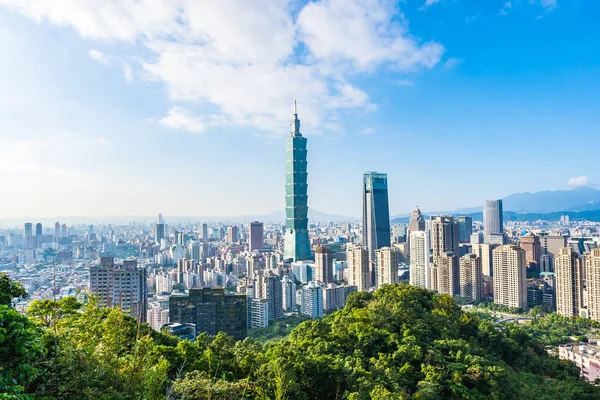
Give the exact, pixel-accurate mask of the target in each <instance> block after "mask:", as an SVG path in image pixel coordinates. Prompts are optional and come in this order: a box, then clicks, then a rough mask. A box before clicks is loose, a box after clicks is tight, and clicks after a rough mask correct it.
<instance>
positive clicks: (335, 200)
mask: <svg viewBox="0 0 600 400" xmlns="http://www.w3.org/2000/svg"><path fill="white" fill-rule="evenodd" d="M598 11H600V4H598V3H597V2H595V1H591V0H590V1H584V0H569V1H566V0H558V1H553V0H535V1H534V0H521V1H513V2H508V3H507V2H506V1H494V0H490V1H475V0H439V1H432V0H427V1H425V0H418V1H413V0H406V1H404V2H401V3H391V2H386V1H378V0H360V1H359V0H343V1H342V0H323V1H316V2H296V1H293V2H287V1H270V0H269V1H267V0H264V1H258V0H257V1H253V2H247V1H241V0H239V1H222V2H213V1H188V0H172V1H167V0H164V1H163V0H136V1H134V0H129V1H125V0H105V1H102V2H99V1H93V0H78V1H75V0H73V1H67V0H65V1H61V2H59V1H45V0H29V1H28V0H24V1H18V0H0V60H2V62H0V174H1V176H2V188H3V196H2V198H1V199H0V216H4V217H18V216H39V217H42V216H58V215H62V216H66V215H69V216H106V215H132V214H133V215H154V214H157V213H158V212H162V213H163V214H165V215H172V216H174V215H199V216H201V215H207V216H208V215H243V214H256V213H266V212H271V211H274V210H278V209H282V208H283V207H284V189H283V184H284V176H283V173H284V170H283V163H284V143H283V140H284V138H285V136H286V135H287V133H288V132H289V121H290V119H291V114H292V109H293V101H294V98H296V99H297V100H298V108H299V113H300V118H301V120H302V128H303V129H302V130H303V133H304V134H305V135H306V136H307V137H308V138H309V142H308V143H309V144H308V146H309V204H310V206H311V207H313V208H315V209H317V210H320V211H325V212H329V213H336V214H343V215H353V216H355V215H359V214H360V208H361V176H362V173H363V172H364V171H367V170H376V171H380V172H387V173H388V179H389V186H390V187H389V192H390V208H391V212H392V214H396V213H403V212H407V211H410V210H411V209H412V208H413V207H414V206H415V205H419V206H420V207H421V208H422V209H423V210H430V211H434V210H452V209H455V208H458V207H466V206H473V205H478V204H481V203H482V202H483V200H484V199H487V198H497V197H503V196H506V195H508V194H511V193H514V192H522V191H538V190H545V189H565V188H570V187H573V186H575V184H582V183H586V182H587V183H588V184H595V183H596V182H598V179H599V178H600V177H599V176H598V168H597V159H598V157H597V149H598V145H600V135H599V132H598V127H599V126H600V113H599V112H598V110H599V109H600V96H598V93H600V51H599V50H600V45H599V44H598V39H599V38H600V26H598V24H597V23H595V21H594V20H593V18H594V16H595V15H598ZM573 178H578V179H573ZM570 180H571V184H570V185H569V184H568V182H569V181H570Z"/></svg>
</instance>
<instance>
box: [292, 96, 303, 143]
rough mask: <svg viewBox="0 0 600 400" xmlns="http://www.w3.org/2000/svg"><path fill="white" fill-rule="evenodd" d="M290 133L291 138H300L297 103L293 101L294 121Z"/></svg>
mask: <svg viewBox="0 0 600 400" xmlns="http://www.w3.org/2000/svg"><path fill="white" fill-rule="evenodd" d="M291 125H292V131H291V132H290V135H291V136H302V134H301V133H300V120H299V119H298V103H297V102H296V100H295V99H294V119H293V120H292V123H291Z"/></svg>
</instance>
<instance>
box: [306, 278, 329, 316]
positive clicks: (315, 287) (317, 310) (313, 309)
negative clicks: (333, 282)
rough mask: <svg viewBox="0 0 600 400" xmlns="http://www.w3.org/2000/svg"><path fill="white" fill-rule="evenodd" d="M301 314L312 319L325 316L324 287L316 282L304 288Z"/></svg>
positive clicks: (309, 283)
mask: <svg viewBox="0 0 600 400" xmlns="http://www.w3.org/2000/svg"><path fill="white" fill-rule="evenodd" d="M301 292H302V302H301V303H300V313H301V314H302V315H306V316H308V317H310V318H312V319H315V318H320V317H322V316H323V287H322V286H321V285H319V284H318V283H317V282H315V281H311V282H308V284H307V285H305V286H303V287H302V289H301Z"/></svg>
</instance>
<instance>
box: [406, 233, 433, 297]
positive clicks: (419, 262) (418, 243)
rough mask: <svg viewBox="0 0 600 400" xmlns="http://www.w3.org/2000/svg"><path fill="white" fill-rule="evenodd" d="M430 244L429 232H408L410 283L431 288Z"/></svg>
mask: <svg viewBox="0 0 600 400" xmlns="http://www.w3.org/2000/svg"><path fill="white" fill-rule="evenodd" d="M430 250H431V244H430V242H429V232H427V231H415V232H411V233H410V274H409V275H410V284H411V285H413V286H420V287H422V288H425V289H431V283H430V281H429V279H430V274H431V271H430V269H431V266H430V258H429V257H430V256H429V251H430Z"/></svg>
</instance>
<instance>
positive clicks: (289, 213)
mask: <svg viewBox="0 0 600 400" xmlns="http://www.w3.org/2000/svg"><path fill="white" fill-rule="evenodd" d="M291 125H292V130H291V132H290V135H289V136H288V137H287V139H286V140H285V249H284V259H285V260H291V261H301V260H308V259H310V241H309V238H308V184H307V177H308V175H307V163H306V138H305V137H304V136H302V134H301V133H300V120H299V119H298V110H297V108H296V102H294V119H293V120H292V124H291Z"/></svg>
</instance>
